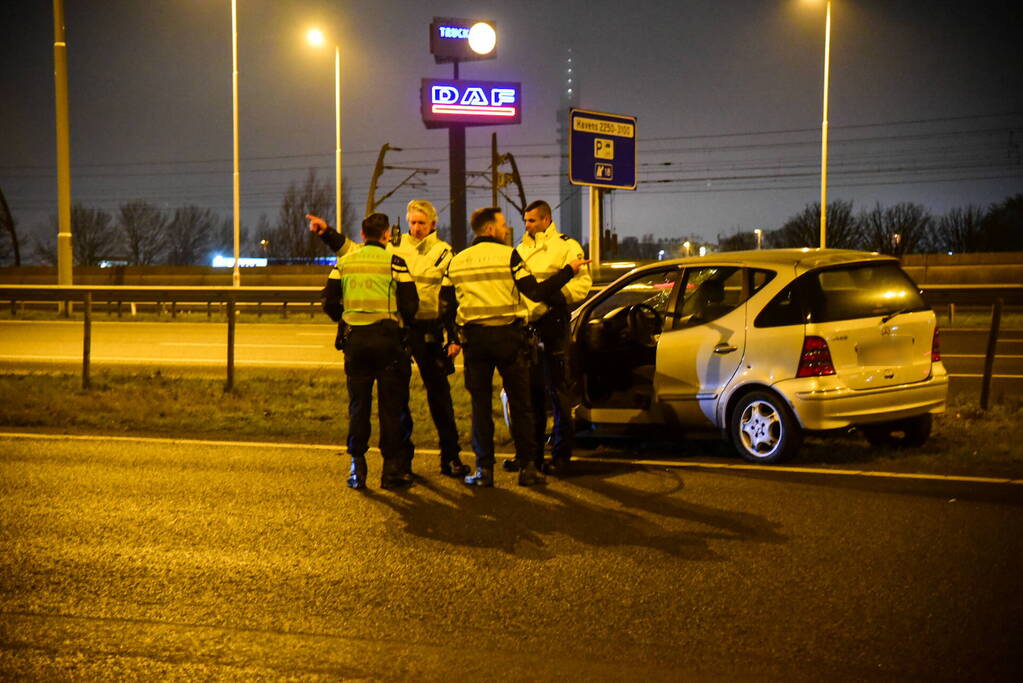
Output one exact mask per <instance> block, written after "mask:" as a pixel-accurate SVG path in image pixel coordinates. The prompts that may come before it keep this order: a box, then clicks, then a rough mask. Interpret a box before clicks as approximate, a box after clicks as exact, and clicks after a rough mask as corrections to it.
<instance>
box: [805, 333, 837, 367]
mask: <svg viewBox="0 0 1023 683" xmlns="http://www.w3.org/2000/svg"><path fill="white" fill-rule="evenodd" d="M833 374H835V366H834V365H832V363H831V349H829V348H828V343H827V342H826V341H824V339H823V338H822V337H806V338H804V339H803V353H801V354H800V356H799V369H798V370H797V371H796V377H821V376H823V375H833Z"/></svg>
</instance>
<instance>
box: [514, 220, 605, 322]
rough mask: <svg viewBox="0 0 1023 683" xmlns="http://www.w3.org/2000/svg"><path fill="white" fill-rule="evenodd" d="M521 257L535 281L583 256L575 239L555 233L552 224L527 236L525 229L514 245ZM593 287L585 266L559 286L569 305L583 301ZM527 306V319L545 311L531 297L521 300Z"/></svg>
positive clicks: (534, 317) (588, 269) (588, 270)
mask: <svg viewBox="0 0 1023 683" xmlns="http://www.w3.org/2000/svg"><path fill="white" fill-rule="evenodd" d="M516 250H517V251H518V252H519V255H520V256H521V257H522V260H523V261H525V262H526V265H527V266H528V267H529V270H530V271H531V272H532V273H533V274H534V275H536V279H537V280H541V281H542V280H544V279H546V278H548V277H550V276H551V275H553V274H554V273H556V272H558V271H559V270H561V269H562V268H564V267H565V266H566V265H568V264H569V263H571V262H572V261H573V260H574V259H582V258H585V256H584V255H583V248H582V247H581V246H580V245H579V243H578V242H577V241H575V240H574V239H572V238H571V237H569V236H568V235H565V234H563V233H561V232H558V228H557V226H556V225H555V224H554V223H551V224H550V227H548V228H547V229H546V230H544V231H543V232H540V233H537V234H536V235H530V234H529V233H528V232H526V233H525V234H524V235H522V242H520V243H519V245H518V246H517V247H516ZM592 286H593V278H592V277H591V276H590V268H589V266H583V267H582V268H580V269H579V272H578V273H577V274H576V275H574V276H573V277H572V279H571V280H569V281H568V284H566V285H565V286H564V287H562V288H561V293H562V294H563V295H564V297H565V301H566V303H568V305H569V308H571V307H572V306H573V305H574V304H578V303H580V302H581V301H583V300H584V299H585V298H586V297H587V296H588V295H589V293H590V288H591V287H592ZM525 303H526V307H527V309H528V319H529V320H531V321H532V320H536V319H537V318H539V317H540V316H541V315H543V314H544V313H546V312H547V306H546V305H545V304H542V303H537V302H535V301H532V300H531V299H526V300H525Z"/></svg>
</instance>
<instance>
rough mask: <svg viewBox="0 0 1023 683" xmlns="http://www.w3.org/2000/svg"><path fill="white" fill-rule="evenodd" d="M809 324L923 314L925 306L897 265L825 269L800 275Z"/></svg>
mask: <svg viewBox="0 0 1023 683" xmlns="http://www.w3.org/2000/svg"><path fill="white" fill-rule="evenodd" d="M803 279H804V283H803V292H804V294H805V297H806V303H807V313H808V319H809V321H810V322H817V323H826V322H834V321H836V320H853V319H856V318H870V317H874V316H878V315H888V314H889V313H896V312H910V311H925V310H927V309H928V306H927V303H926V302H925V301H924V299H923V297H922V296H920V291H919V290H918V289H917V287H916V285H914V284H913V281H912V280H910V279H909V276H908V275H906V274H905V273H904V272H903V271H902V269H901V268H899V266H898V264H897V263H892V262H888V263H867V264H861V265H853V266H844V267H840V268H827V269H824V270H817V271H813V272H810V273H807V274H806V275H805V276H803Z"/></svg>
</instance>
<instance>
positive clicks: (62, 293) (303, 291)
mask: <svg viewBox="0 0 1023 683" xmlns="http://www.w3.org/2000/svg"><path fill="white" fill-rule="evenodd" d="M599 289H600V288H599V287H598V288H594V290H595V291H596V290H599ZM920 289H921V290H922V291H923V294H924V298H925V299H926V300H927V303H928V304H930V305H931V307H936V306H940V305H945V306H948V313H949V319H950V320H952V319H954V317H955V306H956V305H958V304H963V305H977V304H982V305H990V306H992V320H991V323H992V324H991V331H990V335H989V339H988V348H987V354H986V360H985V370H984V379H983V381H982V384H981V406H982V407H983V408H986V407H987V405H986V404H987V395H988V389H989V387H990V383H991V368H992V365H993V362H994V348H995V344H996V343H997V340H998V333H999V326H1000V321H1001V315H1002V308H1003V306H1004V305H1006V304H1008V305H1011V306H1018V305H1023V285H1002V284H998V285H927V286H923V287H921V288H920ZM319 300H320V288H319V287H159V286H144V287H123V286H122V287H117V286H92V285H70V286H61V285H0V301H10V302H11V307H12V310H13V309H14V308H15V305H16V302H23V301H43V302H54V303H62V302H65V303H66V302H80V303H81V304H82V313H83V340H82V387H83V388H86V389H87V388H89V385H90V374H89V370H90V368H89V366H90V349H91V343H92V313H93V310H92V309H93V304H94V302H96V301H106V302H125V301H127V302H150V301H154V302H155V301H162V302H171V303H174V302H205V303H207V304H211V303H214V302H215V303H224V304H226V305H227V359H226V361H227V385H226V388H227V390H228V391H231V390H232V389H233V388H234V366H235V363H234V346H235V345H234V339H235V324H236V321H235V317H236V312H237V305H238V304H239V303H256V304H259V303H280V304H284V305H287V304H288V303H289V302H295V303H317V302H319Z"/></svg>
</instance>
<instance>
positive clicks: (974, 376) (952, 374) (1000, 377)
mask: <svg viewBox="0 0 1023 683" xmlns="http://www.w3.org/2000/svg"><path fill="white" fill-rule="evenodd" d="M983 376H984V373H982V372H977V373H949V377H963V378H966V379H971V378H973V379H975V378H978V377H983ZM991 377H992V378H993V379H1023V375H998V374H994V375H991Z"/></svg>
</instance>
